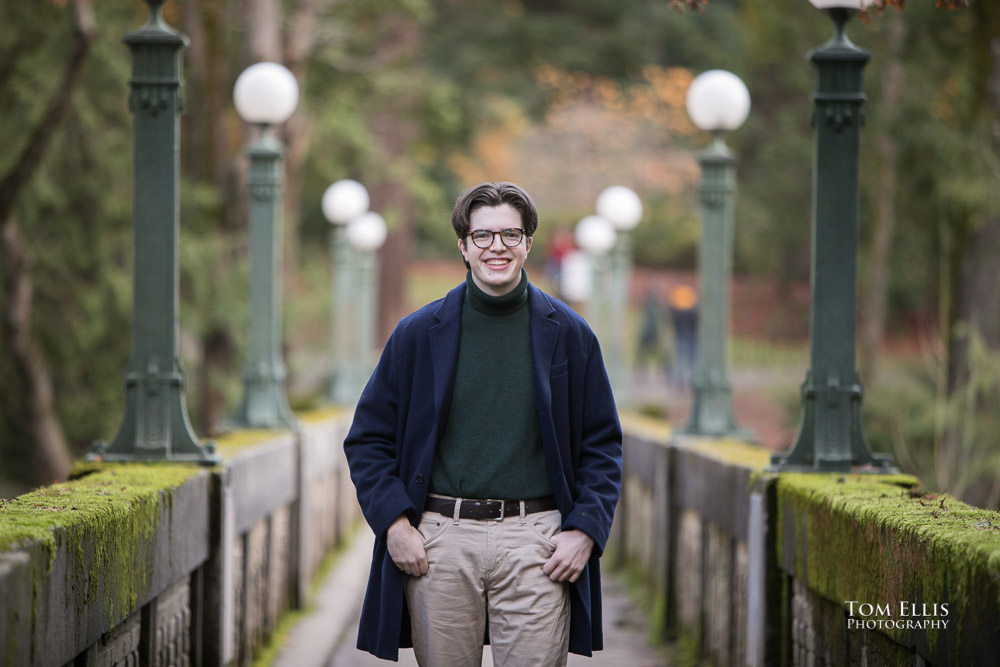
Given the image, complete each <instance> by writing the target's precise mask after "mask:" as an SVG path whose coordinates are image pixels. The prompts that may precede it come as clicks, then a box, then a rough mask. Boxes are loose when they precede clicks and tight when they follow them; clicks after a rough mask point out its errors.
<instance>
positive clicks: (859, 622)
mask: <svg viewBox="0 0 1000 667" xmlns="http://www.w3.org/2000/svg"><path fill="white" fill-rule="evenodd" d="M768 462H769V458H768V454H767V453H766V452H765V451H763V450H761V449H759V448H756V447H752V446H749V445H744V444H741V443H737V442H727V441H718V440H708V439H692V438H689V439H685V438H668V436H667V435H666V434H665V432H664V431H663V430H662V428H661V429H660V430H659V431H658V430H657V429H656V428H653V429H650V428H648V427H646V426H645V425H643V424H642V423H639V422H635V423H632V424H630V425H629V424H626V440H625V452H624V468H625V484H624V489H623V495H622V501H621V503H620V505H619V507H618V512H617V515H616V518H615V531H614V533H613V535H612V543H611V550H612V551H613V553H614V554H615V556H614V557H615V558H616V560H617V561H618V563H619V564H621V565H623V566H625V567H628V568H629V569H630V570H632V571H633V572H635V573H637V575H638V576H639V577H640V578H641V580H642V581H643V582H644V583H645V584H646V585H647V589H648V590H650V591H652V594H653V597H654V602H655V605H654V608H655V609H656V613H655V619H654V622H655V626H656V629H657V630H658V631H659V632H660V634H661V635H662V636H663V637H665V638H669V639H675V640H678V642H679V645H680V646H681V647H683V648H684V649H686V652H687V653H689V654H690V655H691V657H696V658H699V659H703V660H707V661H709V662H711V663H714V664H717V665H865V664H873V665H927V664H930V665H991V664H996V663H995V660H996V652H997V649H998V648H1000V513H997V512H995V511H990V510H982V509H977V508H973V507H969V506H968V505H964V504H963V503H960V502H958V501H956V500H954V499H952V498H950V497H948V496H937V495H934V494H926V493H923V492H921V491H920V490H919V487H918V482H917V480H916V479H915V478H912V477H910V476H906V475H858V474H846V475H839V474H798V473H783V474H782V475H780V476H777V475H773V474H767V473H764V472H763V469H764V467H765V466H766V465H767V464H768Z"/></svg>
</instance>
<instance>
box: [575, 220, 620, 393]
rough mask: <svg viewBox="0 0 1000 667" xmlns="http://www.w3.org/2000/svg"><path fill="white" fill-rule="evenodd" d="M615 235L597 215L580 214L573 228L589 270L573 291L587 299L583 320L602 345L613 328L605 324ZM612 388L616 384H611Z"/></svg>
mask: <svg viewBox="0 0 1000 667" xmlns="http://www.w3.org/2000/svg"><path fill="white" fill-rule="evenodd" d="M617 237H618V232H616V231H615V227H614V225H612V224H611V223H610V222H609V221H608V220H606V219H604V218H602V217H601V216H599V215H588V216H585V217H583V218H582V219H581V220H580V222H578V223H576V228H575V229H574V230H573V238H574V239H575V240H576V244H577V245H578V246H579V247H580V249H581V250H582V251H583V253H584V257H585V258H586V260H587V261H586V265H587V273H589V276H588V280H587V281H586V282H584V281H582V280H581V281H580V284H579V285H574V286H573V287H574V288H575V290H574V291H575V293H576V294H577V295H578V296H581V297H583V298H584V300H585V301H586V303H587V321H588V322H589V323H590V326H591V327H592V328H593V329H594V333H595V334H596V335H597V339H598V340H599V341H600V342H601V346H602V347H605V346H608V345H610V339H609V336H610V334H609V333H608V329H609V328H613V327H608V323H609V314H608V310H609V309H608V299H609V291H610V290H609V286H608V282H609V281H608V278H609V277H610V275H609V274H610V270H609V266H608V264H609V261H608V260H609V257H608V253H609V252H610V251H611V249H612V248H614V246H615V240H616V239H617ZM574 277H575V276H574ZM612 389H613V390H617V389H618V388H617V387H615V386H614V385H612Z"/></svg>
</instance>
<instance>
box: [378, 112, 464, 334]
mask: <svg viewBox="0 0 1000 667" xmlns="http://www.w3.org/2000/svg"><path fill="white" fill-rule="evenodd" d="M396 113H398V110H394V111H387V112H384V113H382V114H380V115H379V116H378V117H377V118H375V119H374V120H373V121H372V133H373V134H374V135H375V136H376V137H377V138H378V140H379V143H380V145H381V147H382V149H383V151H384V152H385V159H386V161H387V163H388V164H394V163H396V164H398V163H400V162H402V161H403V160H405V153H406V150H407V148H408V147H409V145H410V142H412V141H413V138H414V136H415V135H416V127H415V126H414V125H413V123H412V122H410V121H405V120H402V119H401V118H399V117H397V116H396ZM371 195H372V210H375V211H379V212H381V213H383V214H387V217H389V218H390V219H393V220H394V221H395V226H394V227H393V228H392V231H391V232H390V233H389V236H388V238H387V239H386V243H385V245H384V246H382V251H381V258H380V263H379V291H378V294H379V301H378V327H377V330H378V341H374V342H373V344H377V346H378V348H381V347H382V346H383V345H384V344H385V342H386V341H387V340H388V339H389V334H390V333H392V329H393V327H395V326H396V323H397V322H398V321H399V319H400V318H401V317H403V316H404V315H406V312H407V303H406V276H407V274H408V271H409V265H410V258H411V254H412V252H413V243H414V238H415V235H416V232H415V229H414V228H415V225H416V221H415V220H414V216H413V197H412V196H411V195H410V192H409V188H408V186H407V184H406V183H404V182H402V181H401V180H400V179H399V178H398V177H393V176H391V175H386V177H385V178H384V179H383V180H382V181H381V182H379V183H376V184H375V186H374V187H373V188H372V193H371ZM442 224H447V223H445V222H442Z"/></svg>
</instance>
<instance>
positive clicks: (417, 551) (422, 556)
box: [385, 514, 428, 577]
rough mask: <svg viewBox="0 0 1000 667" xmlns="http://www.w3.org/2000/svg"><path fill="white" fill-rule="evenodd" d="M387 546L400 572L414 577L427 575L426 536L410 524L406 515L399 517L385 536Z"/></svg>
mask: <svg viewBox="0 0 1000 667" xmlns="http://www.w3.org/2000/svg"><path fill="white" fill-rule="evenodd" d="M385 546H386V548H387V549H388V550H389V556H390V557H391V558H392V562H393V563H395V564H396V567H398V568H399V569H400V570H402V571H403V572H405V573H406V574H409V575H412V576H414V577H419V576H420V575H423V574H427V568H428V565H427V552H426V551H425V550H424V536H423V535H421V534H420V531H419V530H417V529H416V528H414V527H413V526H412V525H411V524H410V520H409V519H407V518H406V515H405V514H401V515H399V518H397V519H396V520H395V521H393V522H392V525H391V526H389V530H388V531H386V534H385Z"/></svg>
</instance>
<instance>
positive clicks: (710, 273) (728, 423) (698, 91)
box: [684, 70, 750, 437]
mask: <svg viewBox="0 0 1000 667" xmlns="http://www.w3.org/2000/svg"><path fill="white" fill-rule="evenodd" d="M686 102H687V111H688V115H689V116H690V117H691V120H692V121H693V122H694V124H695V125H696V126H697V127H698V128H699V129H701V130H705V131H708V132H711V133H712V144H711V146H709V148H708V149H707V150H705V151H704V152H703V153H702V154H701V155H700V156H699V158H698V162H699V164H700V165H701V241H700V242H699V243H698V289H699V291H700V292H701V296H700V298H699V303H700V306H699V309H698V347H697V350H698V353H697V356H696V358H695V372H694V378H693V381H692V386H693V388H694V404H693V406H692V408H691V417H690V419H689V420H688V424H687V426H686V427H685V429H684V432H685V433H689V434H691V435H707V436H725V435H736V436H739V437H747V436H748V434H747V432H746V431H744V430H742V429H740V428H739V427H737V425H736V419H735V418H734V417H733V409H732V402H731V386H730V384H729V373H728V370H727V367H728V363H729V281H730V277H731V275H732V265H733V195H734V192H735V190H736V158H735V157H734V156H733V154H732V153H731V152H730V151H729V148H728V147H727V146H726V142H725V141H724V140H723V137H722V133H723V132H725V131H728V130H735V129H737V128H738V127H740V126H741V125H742V124H743V121H745V120H746V117H747V114H748V113H749V112H750V93H749V92H748V91H747V87H746V86H745V85H744V84H743V82H742V81H741V80H740V79H739V77H737V76H736V75H735V74H732V73H730V72H725V71H723V70H709V71H708V72H704V73H702V74H700V75H698V77H696V78H695V80H694V81H692V82H691V86H690V88H688V92H687V100H686Z"/></svg>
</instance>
